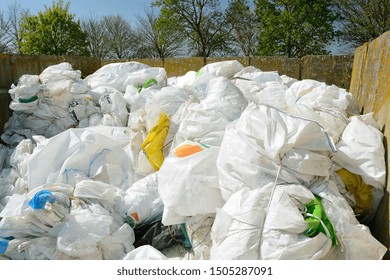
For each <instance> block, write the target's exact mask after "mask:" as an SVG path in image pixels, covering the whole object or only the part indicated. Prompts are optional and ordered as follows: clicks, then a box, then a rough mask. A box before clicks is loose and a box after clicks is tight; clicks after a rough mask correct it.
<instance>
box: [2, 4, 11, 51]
mask: <svg viewBox="0 0 390 280" xmlns="http://www.w3.org/2000/svg"><path fill="white" fill-rule="evenodd" d="M8 29H9V21H8V20H7V18H6V17H5V15H4V13H3V12H2V11H0V53H2V52H8V43H9V36H8Z"/></svg>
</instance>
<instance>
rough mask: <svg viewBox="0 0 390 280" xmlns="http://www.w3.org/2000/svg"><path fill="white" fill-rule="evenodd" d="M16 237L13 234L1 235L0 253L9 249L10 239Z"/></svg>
mask: <svg viewBox="0 0 390 280" xmlns="http://www.w3.org/2000/svg"><path fill="white" fill-rule="evenodd" d="M12 239H14V238H13V237H12V236H9V237H1V236H0V254H2V255H4V254H5V252H6V251H7V248H8V244H9V241H10V240H12Z"/></svg>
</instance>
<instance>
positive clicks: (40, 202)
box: [28, 190, 56, 209]
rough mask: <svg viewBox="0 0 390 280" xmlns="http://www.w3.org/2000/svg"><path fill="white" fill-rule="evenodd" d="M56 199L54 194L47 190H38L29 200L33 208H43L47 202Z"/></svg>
mask: <svg viewBox="0 0 390 280" xmlns="http://www.w3.org/2000/svg"><path fill="white" fill-rule="evenodd" d="M55 200H56V197H55V196H54V194H52V193H51V192H49V191H47V190H42V191H39V192H37V193H36V194H35V195H34V196H33V198H32V199H31V200H30V201H29V202H28V205H29V206H31V208H33V209H43V208H44V207H45V204H46V202H50V203H53V202H54V201H55Z"/></svg>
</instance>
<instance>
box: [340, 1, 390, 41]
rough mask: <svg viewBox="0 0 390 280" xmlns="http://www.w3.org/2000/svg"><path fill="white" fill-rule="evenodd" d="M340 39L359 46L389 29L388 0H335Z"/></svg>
mask: <svg viewBox="0 0 390 280" xmlns="http://www.w3.org/2000/svg"><path fill="white" fill-rule="evenodd" d="M335 2H336V7H337V9H338V11H339V12H340V15H341V33H342V36H341V37H342V39H343V40H345V41H346V42H349V43H350V44H351V45H352V46H353V47H357V46H361V45H363V44H364V43H366V42H369V41H371V40H373V39H375V38H376V37H378V36H379V35H381V34H382V33H384V32H386V31H388V30H390V0H336V1H335Z"/></svg>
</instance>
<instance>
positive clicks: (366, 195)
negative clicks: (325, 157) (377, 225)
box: [336, 168, 372, 222]
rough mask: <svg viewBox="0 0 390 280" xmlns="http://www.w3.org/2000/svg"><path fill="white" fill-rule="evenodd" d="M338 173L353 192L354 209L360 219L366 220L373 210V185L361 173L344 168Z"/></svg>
mask: <svg viewBox="0 0 390 280" xmlns="http://www.w3.org/2000/svg"><path fill="white" fill-rule="evenodd" d="M336 173H337V174H338V175H339V176H340V177H341V179H342V180H343V182H344V184H345V186H346V187H347V189H348V190H349V191H350V192H351V193H352V194H353V196H354V197H355V200H356V207H355V209H353V210H354V212H355V214H356V215H357V218H358V220H359V221H361V222H362V221H364V218H366V217H368V216H369V215H370V214H371V212H372V194H371V190H372V186H370V185H367V184H366V183H365V182H364V181H363V178H362V177H361V176H360V175H357V174H354V173H351V172H349V171H348V170H347V169H345V168H342V169H340V170H337V171H336Z"/></svg>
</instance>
